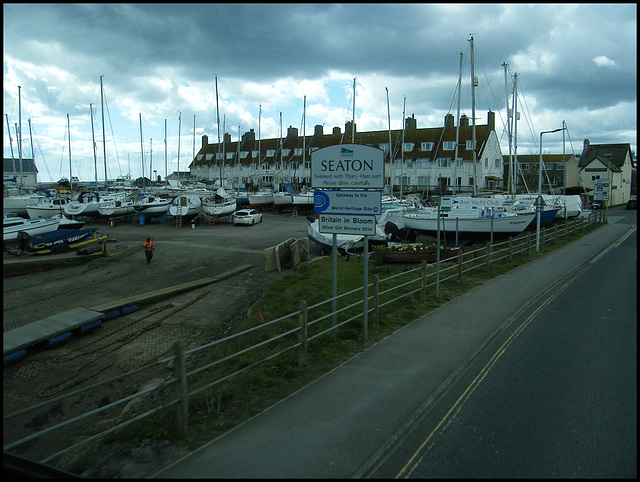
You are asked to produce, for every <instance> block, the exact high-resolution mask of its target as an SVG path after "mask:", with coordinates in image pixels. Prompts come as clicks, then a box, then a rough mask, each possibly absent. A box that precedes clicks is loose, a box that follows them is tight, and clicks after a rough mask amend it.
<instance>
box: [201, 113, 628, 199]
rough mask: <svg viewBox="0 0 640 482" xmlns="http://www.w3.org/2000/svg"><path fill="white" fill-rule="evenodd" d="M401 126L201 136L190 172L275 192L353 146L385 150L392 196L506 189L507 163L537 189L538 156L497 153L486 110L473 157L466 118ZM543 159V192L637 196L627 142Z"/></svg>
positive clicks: (302, 181)
mask: <svg viewBox="0 0 640 482" xmlns="http://www.w3.org/2000/svg"><path fill="white" fill-rule="evenodd" d="M405 125H406V127H405V129H404V132H403V131H402V129H398V130H392V131H391V132H389V131H388V130H384V131H367V132H358V131H357V129H356V127H357V126H354V125H353V124H352V123H351V122H347V123H346V124H345V128H344V131H342V130H341V129H340V128H339V127H334V128H333V130H332V132H331V133H324V129H323V126H321V125H317V126H315V128H314V133H313V135H311V136H304V138H303V136H300V135H299V134H298V129H296V128H294V127H289V129H288V130H287V135H286V137H285V138H284V139H280V138H271V139H256V136H255V132H254V130H253V129H251V130H250V131H249V132H247V133H245V134H244V135H243V136H242V138H241V139H240V140H239V141H235V142H232V141H231V136H230V135H229V134H225V136H224V140H223V141H222V142H221V143H220V144H218V143H215V144H209V141H208V137H207V136H206V135H205V136H202V146H201V148H200V150H199V152H198V153H197V154H196V157H195V159H193V161H192V163H191V164H190V166H189V173H190V177H191V178H193V179H195V180H200V181H205V182H212V181H214V180H221V179H222V180H225V181H226V182H228V183H229V185H232V186H234V187H241V188H245V189H249V190H255V189H260V188H263V187H269V188H272V189H278V188H281V187H282V186H283V184H286V183H288V184H291V185H293V186H294V187H298V188H299V187H301V186H309V185H310V181H311V180H310V176H311V155H312V153H313V151H315V150H317V149H321V148H324V147H328V146H333V145H337V144H344V143H355V144H363V145H367V146H372V147H376V148H379V149H381V150H382V151H384V153H385V159H386V161H385V177H386V180H385V185H386V190H388V191H391V189H393V192H394V193H398V192H400V191H401V190H402V192H420V193H422V194H423V195H426V196H428V195H429V194H433V193H435V194H452V193H456V192H457V193H474V192H475V193H478V194H480V193H482V192H487V191H491V192H495V191H506V190H507V189H509V188H510V187H511V186H510V181H509V179H510V175H509V171H510V166H511V165H512V164H513V165H514V166H515V168H514V176H513V177H512V178H511V179H514V180H515V183H516V189H517V191H518V192H527V191H530V192H537V189H538V166H539V164H540V157H539V155H518V156H517V162H513V163H512V162H511V161H512V160H515V159H513V157H512V159H509V156H508V155H505V154H503V153H502V150H501V147H500V142H499V139H498V135H497V134H496V131H495V113H494V112H491V111H489V112H488V113H487V123H486V124H484V125H476V126H475V146H477V148H476V150H475V153H474V149H473V147H474V129H473V126H471V125H470V122H469V118H468V117H466V116H464V115H463V116H462V117H461V118H460V122H459V129H458V128H457V127H456V126H455V122H454V117H453V115H451V114H447V115H446V116H445V119H444V123H443V125H442V126H441V127H431V128H418V127H417V121H416V119H415V117H414V116H411V117H409V118H407V119H406V123H405ZM456 139H457V143H456ZM456 146H457V150H456ZM389 152H391V153H392V155H391V156H389ZM390 159H393V166H392V163H391V161H390ZM454 159H455V161H454ZM543 160H544V166H545V168H544V169H545V172H544V173H543V179H544V182H543V191H544V192H555V193H556V194H558V193H566V194H582V193H585V192H591V191H592V190H593V187H594V183H595V181H596V180H597V179H610V180H611V187H612V190H611V203H612V204H613V205H615V204H624V203H625V202H626V201H627V200H628V199H629V196H630V194H631V192H632V188H633V190H634V193H635V183H634V185H633V186H632V177H633V172H634V169H635V166H634V157H633V152H632V151H631V146H630V144H603V145H591V144H590V143H589V141H588V140H585V142H584V146H583V152H582V155H579V156H576V155H574V154H568V155H564V154H551V155H549V154H546V155H544V158H543ZM474 161H475V162H474Z"/></svg>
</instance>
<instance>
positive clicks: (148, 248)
mask: <svg viewBox="0 0 640 482" xmlns="http://www.w3.org/2000/svg"><path fill="white" fill-rule="evenodd" d="M142 246H144V254H145V255H146V256H147V264H148V263H151V258H153V251H154V250H155V249H156V248H155V246H154V245H153V241H151V238H147V240H146V241H145V242H144V243H142Z"/></svg>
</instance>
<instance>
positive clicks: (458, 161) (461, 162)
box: [456, 157, 464, 167]
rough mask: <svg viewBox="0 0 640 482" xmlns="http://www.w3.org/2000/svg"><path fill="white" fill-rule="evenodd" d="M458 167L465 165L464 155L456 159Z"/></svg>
mask: <svg viewBox="0 0 640 482" xmlns="http://www.w3.org/2000/svg"><path fill="white" fill-rule="evenodd" d="M456 167H464V159H463V158H462V157H458V160H457V161H456Z"/></svg>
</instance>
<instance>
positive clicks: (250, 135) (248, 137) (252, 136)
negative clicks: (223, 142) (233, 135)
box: [242, 129, 256, 144]
mask: <svg viewBox="0 0 640 482" xmlns="http://www.w3.org/2000/svg"><path fill="white" fill-rule="evenodd" d="M255 140H256V133H255V132H254V130H253V129H249V132H245V133H244V134H242V143H243V144H244V143H245V142H255Z"/></svg>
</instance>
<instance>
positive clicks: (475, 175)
mask: <svg viewBox="0 0 640 482" xmlns="http://www.w3.org/2000/svg"><path fill="white" fill-rule="evenodd" d="M470 42H471V120H472V122H473V136H472V143H473V195H474V196H475V195H476V193H477V187H476V186H477V185H478V166H477V159H476V157H477V153H476V85H477V80H476V77H475V72H474V64H473V36H471V39H470Z"/></svg>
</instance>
